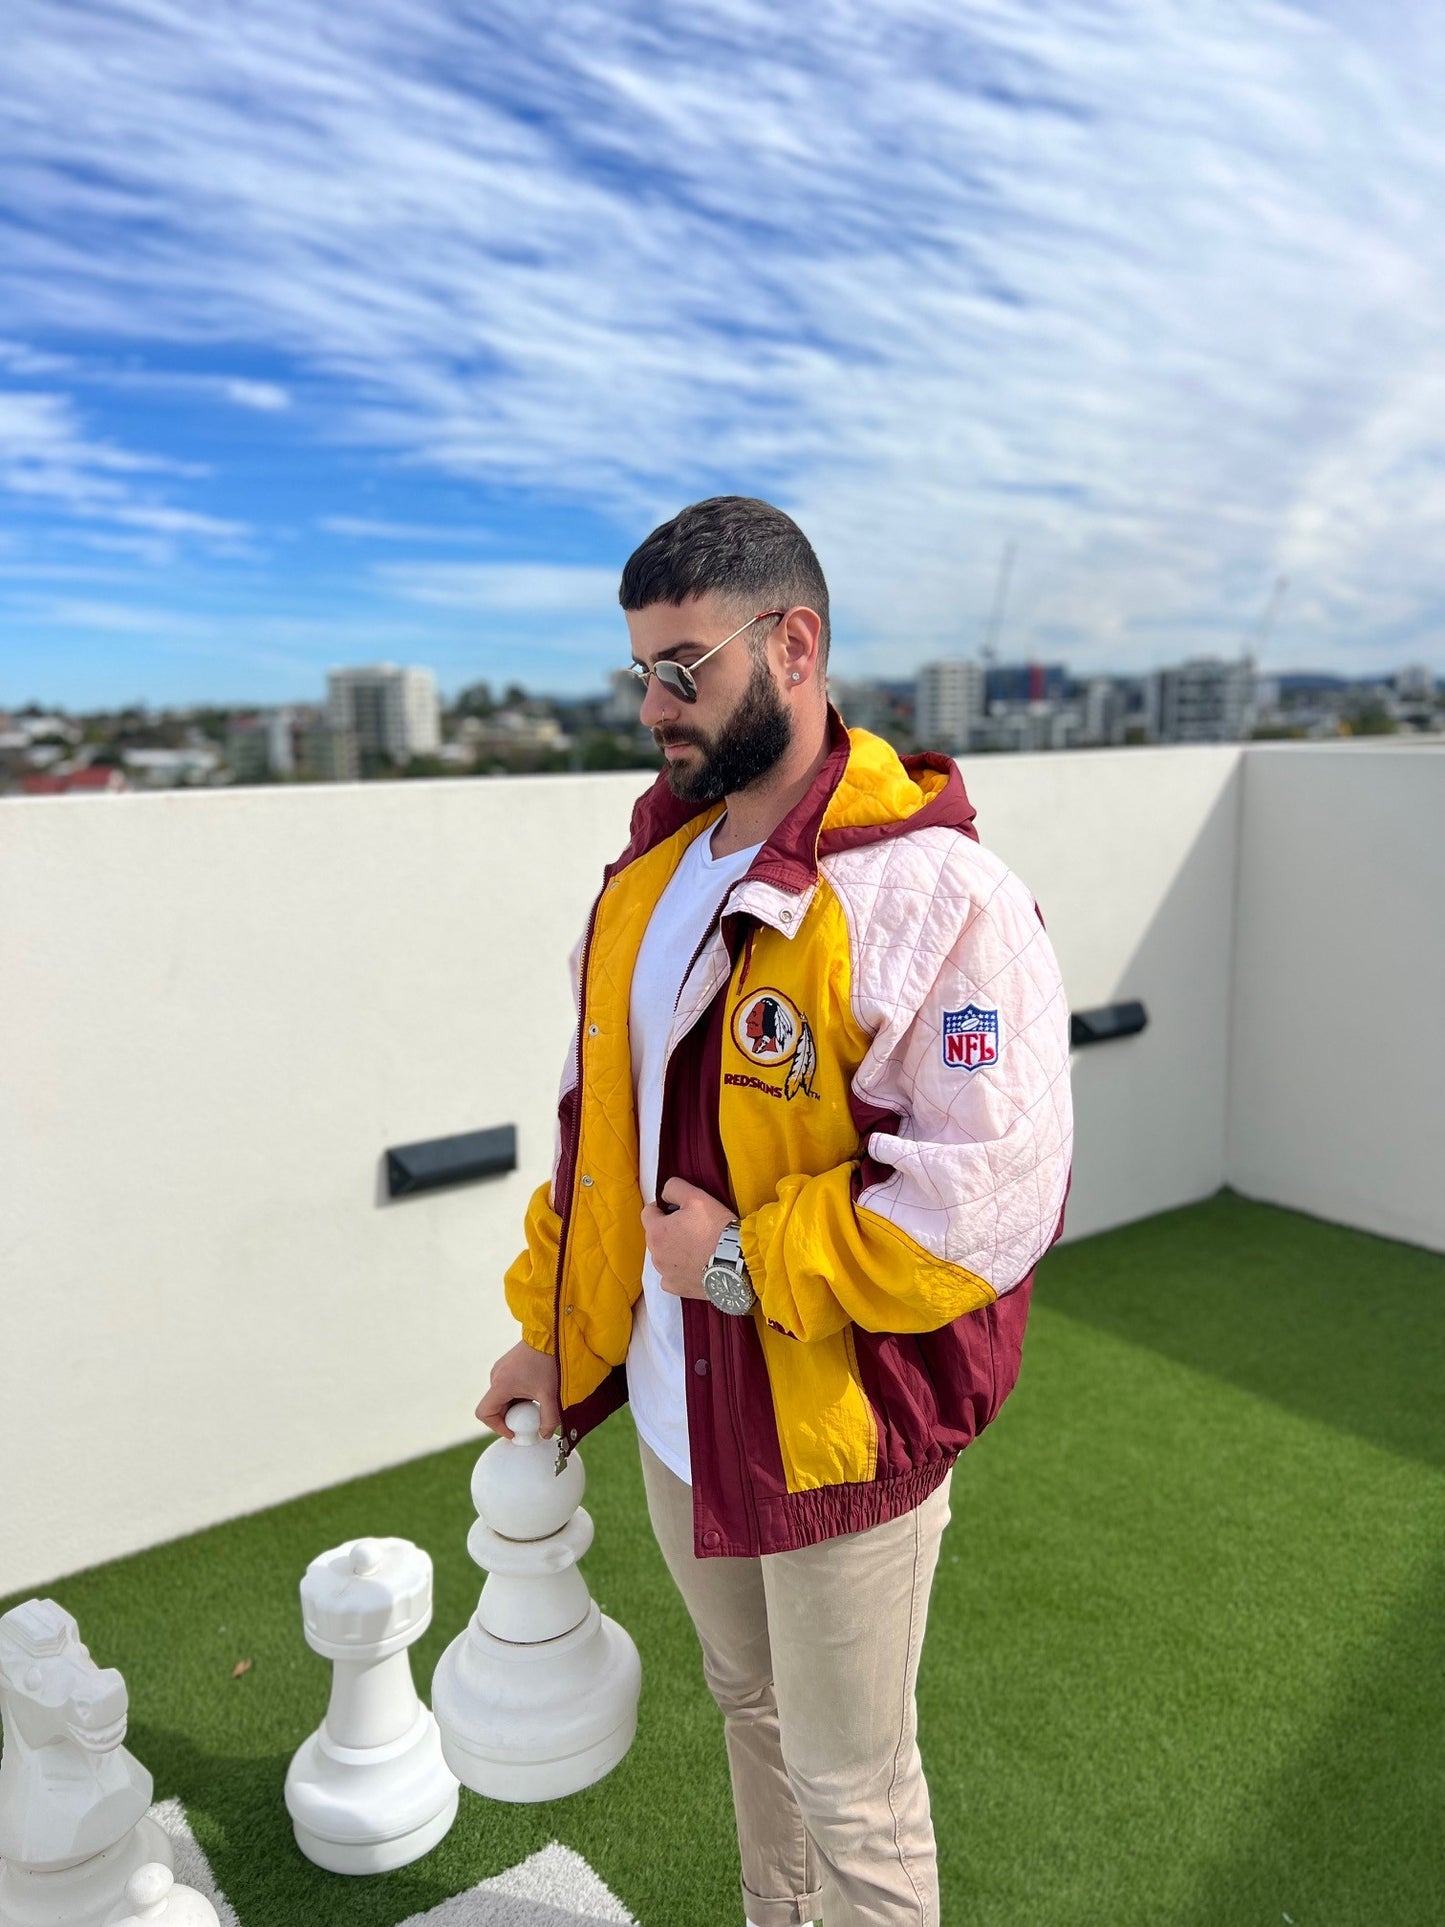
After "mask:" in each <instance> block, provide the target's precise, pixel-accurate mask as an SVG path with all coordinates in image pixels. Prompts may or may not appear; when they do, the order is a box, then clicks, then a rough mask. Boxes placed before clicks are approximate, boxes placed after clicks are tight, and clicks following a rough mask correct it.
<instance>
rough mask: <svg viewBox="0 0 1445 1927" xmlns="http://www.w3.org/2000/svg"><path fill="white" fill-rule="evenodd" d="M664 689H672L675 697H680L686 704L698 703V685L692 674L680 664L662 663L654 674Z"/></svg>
mask: <svg viewBox="0 0 1445 1927" xmlns="http://www.w3.org/2000/svg"><path fill="white" fill-rule="evenodd" d="M652 673H653V674H654V675H655V676H656V677H657V680H658V681H659V682H660V683H661V684H662V686H663V688H664V689H670V690H671V691H672V693H673V695H674V696H680V697H681V698H682V700H683V701H684V702H685V703H695V702H696V701H697V684H696V683H695V682H694V681H693V679H692V672H691V671H690V670H689V669H687V668H685V667H684V666H683V664H682V663H680V662H660V663H658V665H657V667H656V669H654V670H653V672H652Z"/></svg>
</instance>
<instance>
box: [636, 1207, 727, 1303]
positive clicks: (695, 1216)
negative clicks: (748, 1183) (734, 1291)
mask: <svg viewBox="0 0 1445 1927" xmlns="http://www.w3.org/2000/svg"><path fill="white" fill-rule="evenodd" d="M662 1202H663V1204H671V1205H675V1206H676V1207H677V1208H676V1210H674V1211H663V1210H662V1209H661V1208H660V1207H659V1206H657V1205H655V1204H645V1205H643V1207H642V1230H643V1235H644V1236H645V1237H646V1239H647V1249H648V1252H649V1253H650V1255H651V1258H652V1262H653V1264H654V1265H656V1267H657V1275H658V1277H659V1278H660V1279H661V1281H662V1288H663V1290H664V1291H670V1292H671V1293H672V1295H673V1296H674V1297H675V1298H706V1297H707V1293H706V1292H705V1291H704V1290H703V1287H702V1274H703V1273H704V1271H706V1269H707V1267H708V1261H709V1260H710V1259H711V1257H712V1254H713V1253H714V1251H716V1250H717V1241H718V1239H719V1238H720V1237H721V1236H722V1234H723V1230H724V1228H725V1227H726V1226H727V1225H730V1224H731V1223H732V1221H733V1219H734V1218H735V1217H736V1216H737V1213H736V1212H735V1211H734V1210H733V1208H732V1206H731V1205H730V1204H724V1203H723V1202H722V1201H721V1199H719V1198H714V1197H710V1196H709V1195H708V1193H707V1192H706V1191H701V1190H699V1189H698V1187H697V1185H695V1184H688V1183H687V1182H686V1181H685V1180H684V1179H682V1178H669V1179H668V1180H667V1183H666V1184H665V1185H663V1187H662Z"/></svg>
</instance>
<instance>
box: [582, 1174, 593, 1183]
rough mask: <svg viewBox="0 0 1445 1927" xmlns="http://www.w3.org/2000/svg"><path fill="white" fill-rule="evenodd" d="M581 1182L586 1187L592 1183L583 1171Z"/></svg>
mask: <svg viewBox="0 0 1445 1927" xmlns="http://www.w3.org/2000/svg"><path fill="white" fill-rule="evenodd" d="M582 1182H583V1183H584V1184H586V1185H590V1184H591V1182H592V1180H591V1178H589V1177H588V1175H587V1173H586V1172H585V1171H584V1172H583V1173H582Z"/></svg>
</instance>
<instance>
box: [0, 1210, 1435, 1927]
mask: <svg viewBox="0 0 1445 1927" xmlns="http://www.w3.org/2000/svg"><path fill="white" fill-rule="evenodd" d="M485 1362H486V1361H480V1363H479V1369H480V1368H481V1367H482V1366H484V1365H485ZM1442 1375H1445V1259H1442V1258H1440V1257H1438V1256H1435V1255H1433V1254H1431V1253H1428V1252H1424V1251H1420V1250H1418V1249H1415V1248H1413V1247H1410V1246H1405V1245H1399V1244H1393V1243H1390V1242H1389V1241H1387V1240H1384V1239H1379V1238H1373V1237H1370V1236H1367V1235H1366V1234H1364V1233H1360V1232H1353V1231H1347V1230H1344V1229H1341V1228H1339V1227H1337V1226H1333V1225H1328V1224H1323V1223H1320V1222H1318V1221H1316V1220H1312V1219H1309V1218H1304V1217H1300V1216H1298V1215H1296V1214H1293V1213H1290V1212H1286V1211H1281V1210H1278V1209H1276V1208H1274V1207H1272V1206H1268V1205H1260V1204H1254V1203H1251V1202H1249V1201H1247V1200H1245V1199H1242V1198H1239V1197H1237V1196H1234V1195H1233V1194H1231V1193H1228V1192H1223V1193H1220V1194H1219V1196H1217V1197H1215V1198H1213V1199H1210V1200H1209V1201H1208V1202H1206V1203H1204V1204H1201V1205H1195V1206H1191V1207H1189V1208H1188V1209H1185V1210H1180V1211H1174V1212H1169V1213H1167V1214H1164V1215H1163V1216H1160V1217H1157V1218H1152V1219H1149V1220H1147V1221H1145V1222H1143V1223H1141V1224H1137V1225H1132V1226H1129V1227H1127V1228H1126V1229H1124V1230H1122V1231H1114V1232H1109V1233H1107V1234H1105V1235H1103V1236H1100V1237H1097V1238H1092V1239H1088V1240H1085V1241H1083V1242H1080V1243H1078V1244H1072V1245H1067V1246H1064V1247H1061V1248H1059V1249H1057V1250H1055V1251H1054V1252H1053V1253H1051V1254H1050V1256H1049V1258H1048V1259H1047V1260H1046V1262H1045V1263H1044V1265H1043V1266H1042V1267H1041V1268H1040V1273H1039V1280H1038V1286H1037V1290H1036V1294H1035V1310H1034V1313H1033V1316H1032V1319H1031V1323H1030V1333H1029V1340H1028V1345H1027V1348H1026V1353H1025V1360H1024V1370H1023V1376H1022V1379H1021V1381H1020V1385H1019V1389H1018V1391H1017V1392H1016V1393H1015V1394H1014V1397H1013V1398H1012V1399H1011V1400H1010V1402H1009V1404H1008V1406H1007V1407H1006V1408H1005V1410H1004V1413H1003V1414H1002V1416H1001V1417H1000V1419H999V1420H998V1422H997V1424H996V1425H995V1426H994V1427H993V1428H992V1429H991V1431H990V1432H989V1433H988V1434H986V1435H985V1437H984V1438H983V1439H981V1440H980V1441H979V1442H978V1443H977V1445H975V1446H974V1447H973V1448H972V1449H971V1450H970V1451H969V1452H968V1453H967V1454H966V1455H965V1457H964V1459H963V1460H962V1461H961V1462H960V1465H959V1469H958V1472H957V1473H956V1474H955V1477H954V1484H953V1521H952V1524H951V1525H950V1527H949V1529H948V1533H947V1535H946V1537H945V1540H944V1547H943V1555H942V1561H941V1564H940V1568H939V1575H938V1580H937V1583H936V1585H935V1589H934V1596H933V1603H932V1607H931V1611H930V1618H929V1627H928V1634H927V1638H926V1641H925V1644H924V1650H923V1661H922V1668H921V1672H920V1679H919V1704H920V1733H921V1744H922V1748H923V1753H924V1760H925V1765H926V1767H927V1771H928V1778H929V1785H930V1788H931V1791H932V1797H933V1807H934V1816H935V1824H936V1828H937V1833H938V1840H939V1857H940V1869H941V1879H942V1890H943V1923H942V1927H1094V1924H1095V1923H1097V1927H1276V1924H1277V1923H1280V1922H1287V1923H1288V1922H1292V1923H1294V1927H1436V1923H1438V1922H1440V1921H1441V1920H1442V1919H1445V1817H1442V1816H1445V1725H1442V1711H1441V1709H1442V1704H1445V1692H1442V1688H1445V1570H1442V1567H1445V1545H1442V1540H1445V1533H1442V1525H1445V1505H1442V1501H1445V1399H1442V1397H1441V1393H1440V1386H1441V1382H1442ZM480 1382H481V1381H480V1380H479V1384H480ZM474 1456H475V1452H474V1448H470V1447H468V1448H462V1449H458V1450H454V1451H451V1452H445V1453H440V1454H436V1455H434V1456H432V1457H429V1458H426V1459H422V1460H418V1461H415V1462H413V1463H411V1464H409V1465H405V1466H400V1467H398V1468H396V1469H394V1470H392V1471H389V1472H385V1473H381V1474H378V1475H375V1476H373V1477H370V1478H366V1479H361V1480H356V1481H354V1482H352V1483H350V1484H347V1485H343V1486H337V1487H334V1488H332V1489H331V1490H329V1491H326V1492H321V1493H316V1494H312V1495H310V1496H308V1497H306V1498H304V1499H299V1500H296V1501H293V1502H292V1503H290V1504H287V1505H283V1506H278V1507H275V1508H273V1509H272V1510H270V1511H267V1512H264V1513H259V1514H256V1515H253V1516H252V1517H249V1518H245V1519H240V1520H236V1521H234V1522H232V1523H231V1524H228V1525H224V1526H218V1527H215V1528H213V1529H211V1530H209V1531H206V1532H203V1533H199V1534H196V1535H194V1536H192V1537H190V1538H188V1539H184V1540H180V1541H177V1542H175V1543H173V1544H170V1545H166V1546H160V1547H156V1548H154V1549H152V1550H151V1551H148V1552H144V1553H140V1554H137V1555H135V1556H133V1557H131V1558H128V1559H123V1560H118V1561H116V1562H114V1563H113V1564H111V1565H108V1566H104V1567H99V1568H97V1569H95V1570H93V1571H90V1572H86V1573H81V1574H77V1575H76V1576H74V1577H72V1578H69V1579H65V1580H60V1581H56V1582H55V1583H54V1584H52V1585H50V1586H48V1587H46V1588H44V1589H43V1590H44V1591H45V1592H46V1593H47V1594H48V1595H49V1596H51V1597H53V1598H55V1599H58V1600H59V1601H60V1602H61V1603H62V1604H63V1605H65V1606H66V1607H68V1608H69V1610H70V1611H71V1612H73V1613H74V1614H75V1615H76V1617H77V1619H78V1620H79V1622H80V1627H81V1634H82V1637H83V1638H85V1639H86V1640H87V1642H88V1643H89V1644H90V1646H91V1649H92V1651H93V1652H94V1654H95V1657H96V1659H97V1661H98V1662H99V1663H100V1664H102V1665H118V1666H119V1667H120V1668H121V1669H122V1671H123V1672H124V1673H125V1676H126V1679H127V1681H128V1684H129V1687H130V1697H131V1709H132V1717H131V1724H130V1732H129V1735H128V1741H127V1743H128V1744H129V1745H130V1747H131V1749H132V1750H133V1751H134V1752H135V1753H136V1754H137V1755H138V1757H139V1758H141V1759H142V1760H143V1761H144V1762H145V1763H146V1765H147V1766H148V1767H149V1768H150V1769H151V1771H152V1772H153V1774H154V1775H155V1781H156V1794H157V1797H158V1798H161V1797H165V1796H168V1795H171V1794H178V1795H179V1796H180V1797H181V1798H182V1799H183V1800H184V1801H185V1803H186V1807H187V1810H188V1812H189V1815H190V1819H191V1824H192V1826H193V1827H194V1829H195V1832H196V1835H197V1837H198V1839H199V1840H200V1842H201V1845H202V1846H203V1847H204V1848H205V1850H206V1852H207V1854H208V1855H209V1857H210V1860H211V1863H212V1866H213V1868H214V1870H215V1873H216V1876H217V1878H218V1880H219V1881H220V1883H221V1885H222V1887H223V1888H224V1889H225V1890H226V1892H227V1894H228V1895H229V1897H230V1899H231V1901H232V1902H233V1904H234V1905H235V1907H236V1909H237V1912H238V1914H239V1915H240V1918H241V1921H242V1927H303V1923H304V1924H305V1927H392V1923H395V1922H397V1921H399V1920H401V1919H403V1918H404V1917H405V1916H406V1915H408V1914H411V1913H413V1912H416V1911H418V1910H422V1909H425V1908H428V1907H431V1906H434V1905H435V1904H436V1903H437V1902H438V1901H440V1900H442V1899H444V1898H445V1897H446V1896H448V1895H449V1894H452V1893H455V1892H458V1891H460V1890H463V1889H465V1888H467V1887H470V1886H472V1885H474V1884H475V1883H476V1882H477V1881H478V1880H481V1879H484V1878H486V1877H487V1876H489V1875H491V1874H495V1873H499V1872H501V1871H502V1870H503V1869H505V1868H507V1867H510V1866H512V1865H514V1864H515V1863H516V1862H517V1861H519V1860H521V1859H523V1858H525V1857H526V1855H528V1854H529V1853H532V1852H534V1851H535V1850H537V1849H538V1848H540V1847H542V1846H544V1845H545V1844H546V1843H547V1842H548V1841H549V1840H553V1839H557V1840H560V1841H562V1842H563V1843H564V1844H565V1845H567V1846H570V1847H573V1848H575V1849H576V1850H577V1851H578V1852H579V1853H581V1854H582V1855H584V1856H585V1858H586V1859H587V1860H588V1861H589V1862H590V1864H591V1865H592V1866H593V1867H594V1868H595V1869H596V1870H597V1872H598V1873H599V1874H600V1875H601V1877H602V1878H603V1879H604V1880H605V1881H606V1882H607V1884H608V1885H609V1886H610V1887H611V1888H612V1889H613V1890H614V1892H616V1893H617V1894H618V1895H619V1896H620V1898H621V1899H622V1900H623V1901H624V1902H625V1904H626V1905H627V1906H628V1907H629V1908H630V1909H631V1910H632V1911H633V1913H634V1914H635V1915H636V1916H637V1918H638V1919H639V1921H640V1922H642V1923H643V1927H740V1920H741V1916H740V1912H739V1908H738V1904H737V1872H736V1841H735V1837H734V1831H733V1819H732V1809H731V1803H730V1797H729V1790H728V1782H727V1771H726V1763H725V1758H724V1753H723V1746H722V1735H721V1723H720V1719H719V1716H718V1715H717V1714H716V1712H715V1710H714V1708H713V1706H712V1702H711V1700H710V1699H709V1698H708V1696H707V1693H706V1690H705V1688H704V1687H703V1684H702V1679H701V1674H700V1670H699V1664H698V1656H697V1649H696V1645H695V1642H694V1639H693V1635H692V1631H691V1628H690V1626H689V1624H688V1622H687V1619H686V1616H685V1614H684V1612H683V1609H682V1607H681V1604H680V1602H679V1601H678V1599H677V1596H676V1594H675V1593H674V1591H673V1589H672V1585H671V1582H670V1580H669V1578H668V1576H667V1573H666V1570H665V1568H664V1566H663V1564H662V1561H661V1558H660V1555H659V1554H658V1552H657V1550H656V1547H655V1545H654V1544H653V1541H652V1537H651V1532H650V1528H649V1526H648V1522H647V1515H646V1507H645V1503H644V1500H643V1494H642V1482H641V1476H640V1472H639V1468H638V1464H637V1455H636V1445H635V1439H634V1435H633V1432H632V1429H631V1425H630V1422H629V1420H628V1417H627V1414H626V1413H625V1411H624V1412H622V1413H619V1414H618V1415H617V1416H616V1417H615V1418H613V1419H611V1420H609V1421H608V1423H607V1424H606V1425H605V1426H603V1427H602V1428H601V1430H600V1431H599V1432H597V1433H595V1434H593V1436H592V1437H591V1438H589V1439H588V1440H587V1442H586V1444H585V1446H584V1448H583V1456H584V1459H585V1461H586V1466H587V1473H588V1487H587V1499H586V1503H587V1506H588V1509H589V1511H591V1512H592V1514H593V1516H594V1518H595V1520H596V1523H597V1538H596V1543H595V1545H594V1547H593V1549H592V1551H591V1552H590V1553H589V1554H588V1556H587V1559H586V1561H585V1564H584V1571H585V1572H586V1575H587V1577H588V1580H589V1583H590V1585H591V1587H592V1591H593V1595H594V1597H595V1598H596V1599H597V1600H598V1601H599V1602H600V1604H601V1605H602V1606H603V1607H604V1609H605V1610H606V1611H607V1612H609V1613H611V1614H612V1615H613V1616H614V1617H615V1618H617V1619H619V1620H620V1621H621V1622H622V1623H623V1624H624V1625H625V1626H626V1627H627V1628H628V1629H629V1630H630V1632H631V1633H632V1635H633V1637H634V1638H635V1639H636V1641H637V1643H638V1646H639V1648H640V1650H641V1652H642V1658H643V1695H642V1705H641V1709H640V1723H639V1731H638V1738H637V1741H636V1744H635V1745H634V1747H633V1749H632V1751H631V1753H630V1754H629V1755H628V1757H627V1759H626V1760H625V1761H623V1763H622V1764H621V1765H620V1766H619V1767H618V1768H617V1769H616V1770H615V1771H614V1772H613V1773H612V1774H610V1775H609V1776H608V1777H607V1779H605V1780H604V1781H603V1782H602V1783H601V1784H600V1785H598V1786H595V1787H592V1788H590V1789H589V1790H588V1791H587V1792H585V1793H583V1794H579V1795H576V1796H574V1797H573V1798H571V1799H568V1800H563V1801H558V1802H555V1803H552V1804H548V1805H542V1806H532V1807H514V1806H507V1805H502V1804H498V1803H494V1802H487V1801H483V1800H480V1799H477V1798H474V1797H473V1796H471V1795H470V1794H464V1795H463V1798H462V1806H461V1812H460V1815H459V1818H458V1820H457V1823H456V1825H455V1827H454V1828H453V1829H452V1831H451V1833H450V1834H449V1835H448V1837H447V1838H446V1840H444V1841H443V1842H442V1843H441V1845H440V1846H438V1847H437V1848H435V1849H434V1850H433V1852H432V1853H430V1854H429V1855H427V1856H426V1857H425V1859H423V1860H422V1861H420V1862H418V1863H416V1864H415V1865H414V1866H412V1867H409V1868H406V1869H403V1870H402V1871H400V1872H398V1873H394V1874H389V1875H384V1876H377V1877H373V1878H369V1879H360V1880H347V1879H344V1878H341V1877H338V1876H335V1875H330V1874H325V1873H322V1872H321V1871H320V1870H318V1869H316V1868H313V1867H311V1866H310V1865H309V1864H308V1863H307V1862H306V1861H304V1860H303V1859H302V1858H301V1857H300V1855H299V1854H298V1853H297V1851H296V1849H295V1846H294V1843H293V1842H292V1839H291V1835H290V1828H289V1822H288V1820H287V1816H286V1813H285V1810H284V1808H283V1806H282V1803H281V1788H282V1782H283V1779H284V1776H285V1771H286V1765H287V1762H288V1760H289V1758H290V1756H291V1753H292V1752H293V1751H294V1749H295V1747H296V1746H297V1744H298V1743H299V1742H300V1740H301V1739H302V1738H303V1737H304V1736H305V1734H306V1733H307V1732H308V1731H309V1730H310V1729H311V1728H312V1727H313V1726H315V1725H316V1724H317V1722H318V1721H319V1720H320V1718H321V1715H322V1713H323V1711H324V1709H325V1703H326V1697H327V1691H328V1679H329V1674H328V1668H327V1667H326V1665H325V1664H324V1662H323V1661H321V1660H320V1659H318V1658H317V1657H316V1656H315V1655H313V1654H312V1653H311V1652H310V1651H309V1650H308V1649H307V1647H306V1646H305V1644H304V1642H303V1640H302V1637H301V1629H300V1615H299V1609H298V1602H297V1594H296V1584H297V1581H298V1579H299V1577H300V1575H301V1573H302V1571H303V1570H304V1568H305V1566H306V1563H307V1561H308V1560H309V1559H310V1558H312V1557H314V1556H315V1554H316V1553H318V1552H319V1551H321V1550H323V1549H324V1548H325V1547H327V1546H331V1545H335V1544H337V1543H338V1542H339V1541H341V1540H344V1539H347V1538H352V1537H355V1536H357V1535H360V1534H363V1533H367V1534H390V1533H396V1534H401V1535H404V1536H406V1537H408V1538H411V1539H414V1540H416V1541H417V1542H418V1543H419V1544H420V1545H423V1546H425V1547H426V1548H427V1550H428V1551H429V1552H430V1553H431V1555H432V1557H433V1560H434V1562H435V1567H436V1611H435V1618H434V1621H433V1625H432V1628H431V1630H430V1632H429V1633H428V1634H427V1635H426V1637H425V1638H424V1639H423V1640H421V1641H420V1642H419V1643H418V1645H417V1646H416V1647H415V1648H414V1649H413V1664H414V1670H415V1674H416V1678H417V1682H418V1685H419V1686H420V1687H421V1688H422V1690H423V1692H425V1690H426V1687H427V1683H428V1682H429V1680H430V1677H431V1671H432V1668H433V1666H434V1664H435V1662H436V1659H437V1657H438V1655H439V1654H440V1652H441V1650H442V1648H443V1646H444V1645H445V1644H446V1643H447V1642H448V1640H450V1639H451V1637H452V1636H453V1635H454V1634H455V1633H456V1632H457V1631H459V1630H460V1629H461V1627H462V1626H463V1625H464V1624H465V1622H466V1619H467V1617H468V1615H469V1613H470V1612H471V1611H472V1610H473V1608H474V1606H475V1603H476V1594H477V1588H478V1585H479V1583H480V1575H479V1574H478V1573H477V1571H476V1569H475V1568H474V1567H473V1566H472V1565H471V1564H470V1563H469V1561H468V1560H467V1557H466V1552H465V1539H466V1533H467V1528H468V1526H469V1524H470V1523H471V1519H472V1516H473V1515H472V1511H471V1506H470V1502H469V1499H468V1493H467V1481H468V1474H469V1470H470V1466H471V1463H472V1461H473V1458H474ZM14 1603H15V1601H14V1600H6V1601H0V1609H3V1608H4V1607H7V1606H9V1605H11V1604H14ZM241 1659H249V1660H250V1661H251V1662H252V1665H251V1668H250V1670H249V1671H248V1672H246V1673H245V1674H244V1675H243V1676H242V1677H241V1678H239V1679H233V1678H232V1676H231V1675H232V1669H233V1667H234V1666H235V1664H236V1662H237V1661H238V1660H241Z"/></svg>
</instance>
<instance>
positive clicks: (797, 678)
mask: <svg viewBox="0 0 1445 1927" xmlns="http://www.w3.org/2000/svg"><path fill="white" fill-rule="evenodd" d="M802 680H803V678H802V677H801V676H800V675H799V673H798V671H797V670H796V669H795V670H794V671H793V681H794V682H801V681H802Z"/></svg>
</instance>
